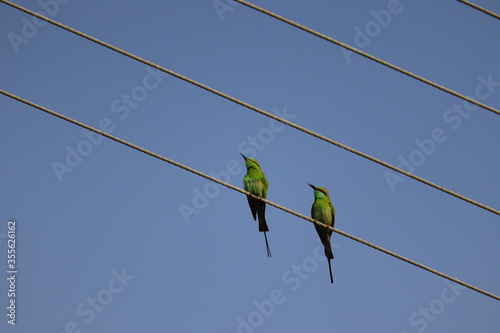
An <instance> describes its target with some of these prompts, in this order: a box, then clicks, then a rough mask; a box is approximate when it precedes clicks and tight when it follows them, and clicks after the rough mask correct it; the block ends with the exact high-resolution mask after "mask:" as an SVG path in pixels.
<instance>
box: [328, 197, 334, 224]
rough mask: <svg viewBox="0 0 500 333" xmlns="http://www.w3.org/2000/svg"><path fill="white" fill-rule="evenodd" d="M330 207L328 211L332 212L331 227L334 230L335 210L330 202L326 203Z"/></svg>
mask: <svg viewBox="0 0 500 333" xmlns="http://www.w3.org/2000/svg"><path fill="white" fill-rule="evenodd" d="M328 204H329V205H330V209H331V210H332V227H333V228H335V208H333V204H332V203H331V202H329V203H328Z"/></svg>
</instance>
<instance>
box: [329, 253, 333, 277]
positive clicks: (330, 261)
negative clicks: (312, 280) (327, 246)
mask: <svg viewBox="0 0 500 333" xmlns="http://www.w3.org/2000/svg"><path fill="white" fill-rule="evenodd" d="M328 269H329V270H330V282H331V283H333V275H332V260H331V259H328Z"/></svg>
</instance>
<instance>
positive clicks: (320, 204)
mask: <svg viewBox="0 0 500 333" xmlns="http://www.w3.org/2000/svg"><path fill="white" fill-rule="evenodd" d="M307 185H309V186H311V187H312V188H313V190H314V203H313V205H312V207H311V216H312V218H313V219H315V220H318V221H320V222H323V223H324V224H326V225H328V226H331V227H335V208H333V205H332V202H331V201H330V195H329V194H328V191H327V190H326V189H324V188H322V187H316V186H314V185H311V184H307ZM314 227H315V228H316V231H317V232H318V236H319V239H320V240H321V243H322V244H323V247H324V248H325V256H326V258H327V259H328V268H329V269H330V282H331V283H333V275H332V265H331V260H332V259H333V252H332V245H331V244H330V236H331V235H332V231H331V230H330V229H327V228H324V227H322V226H320V225H317V224H314Z"/></svg>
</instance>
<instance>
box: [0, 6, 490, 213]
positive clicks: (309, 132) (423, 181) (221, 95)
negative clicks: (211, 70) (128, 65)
mask: <svg viewBox="0 0 500 333" xmlns="http://www.w3.org/2000/svg"><path fill="white" fill-rule="evenodd" d="M0 2H3V3H5V4H7V5H9V6H12V7H14V8H16V9H19V10H21V11H23V12H25V13H27V14H30V15H33V16H36V17H38V18H39V19H41V20H44V21H47V22H49V23H51V24H53V25H55V26H58V27H60V28H61V29H64V30H67V31H69V32H71V33H74V34H76V35H78V36H81V37H83V38H86V39H88V40H90V41H92V42H94V43H96V44H99V45H101V46H104V47H107V48H109V49H111V50H113V51H115V52H118V53H120V54H122V55H124V56H127V57H129V58H132V59H134V60H137V61H139V62H142V63H143V64H146V65H148V66H151V67H153V68H156V69H158V70H160V71H162V72H165V73H167V74H170V75H172V76H174V77H176V78H178V79H181V80H183V81H186V82H188V83H191V84H193V85H195V86H197V87H199V88H202V89H204V90H207V91H209V92H211V93H213V94H215V95H218V96H220V97H222V98H225V99H227V100H229V101H231V102H234V103H236V104H239V105H241V106H243V107H246V108H248V109H250V110H253V111H255V112H258V113H260V114H262V115H264V116H266V117H269V118H272V119H274V120H276V121H279V122H281V123H283V124H285V125H288V126H290V127H293V128H295V129H297V130H299V131H302V132H304V133H307V134H309V135H311V136H314V137H316V138H318V139H321V140H323V141H325V142H328V143H331V144H332V145H335V146H337V147H339V148H342V149H345V150H347V151H348V152H351V153H353V154H356V155H358V156H361V157H363V158H366V159H368V160H370V161H372V162H375V163H377V164H380V165H382V166H384V167H386V168H389V169H391V170H393V171H395V172H398V173H400V174H402V175H405V176H407V177H410V178H412V179H415V180H417V181H419V182H421V183H424V184H426V185H428V186H431V187H433V188H435V189H438V190H440V191H442V192H444V193H446V194H449V195H452V196H454V197H456V198H458V199H461V200H463V201H466V202H468V203H470V204H473V205H475V206H477V207H479V208H482V209H485V210H487V211H489V212H491V213H494V214H497V215H500V210H497V209H494V208H491V207H489V206H487V205H484V204H482V203H480V202H477V201H474V200H472V199H469V198H467V197H466V196H463V195H461V194H459V193H456V192H454V191H451V190H448V189H446V188H445V187H442V186H440V185H437V184H434V183H432V182H430V181H428V180H426V179H424V178H422V177H419V176H416V175H414V174H412V173H409V172H407V171H405V170H403V169H400V168H397V167H395V166H393V165H391V164H389V163H386V162H384V161H382V160H379V159H377V158H375V157H372V156H370V155H368V154H365V153H363V152H361V151H359V150H356V149H354V148H351V147H349V146H347V145H344V144H342V143H340V142H337V141H334V140H332V139H330V138H328V137H326V136H323V135H321V134H318V133H316V132H313V131H311V130H309V129H307V128H305V127H302V126H300V125H297V124H294V123H292V122H290V121H288V120H286V119H283V118H280V117H278V116H276V115H274V114H272V113H270V112H267V111H264V110H262V109H259V108H257V107H255V106H253V105H250V104H248V103H246V102H243V101H241V100H239V99H237V98H234V97H232V96H229V95H227V94H225V93H223V92H220V91H218V90H216V89H214V88H211V87H209V86H207V85H204V84H202V83H200V82H197V81H195V80H193V79H190V78H188V77H186V76H183V75H181V74H178V73H176V72H174V71H172V70H170V69H167V68H165V67H162V66H160V65H157V64H155V63H153V62H151V61H149V60H146V59H143V58H141V57H138V56H136V55H134V54H132V53H130V52H127V51H125V50H122V49H120V48H118V47H116V46H113V45H111V44H108V43H106V42H103V41H101V40H99V39H97V38H94V37H92V36H89V35H87V34H85V33H83V32H80V31H78V30H76V29H73V28H71V27H68V26H66V25H64V24H62V23H59V22H57V21H54V20H52V19H49V18H47V17H45V16H42V15H40V14H38V13H35V12H33V11H31V10H29V9H26V8H24V7H21V6H19V5H17V4H14V3H12V2H10V1H6V0H0Z"/></svg>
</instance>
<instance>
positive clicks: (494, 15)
mask: <svg viewBox="0 0 500 333" xmlns="http://www.w3.org/2000/svg"><path fill="white" fill-rule="evenodd" d="M457 1H458V2H461V3H463V4H464V5H467V6H470V7H472V8H474V9H477V10H479V11H481V12H483V13H485V14H488V15H490V16H492V17H494V18H496V19H499V20H500V15H498V14H497V13H494V12H492V11H491V10H488V9H486V8H483V7H480V6H478V5H476V4H475V3H472V2H470V1H466V0H457Z"/></svg>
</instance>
